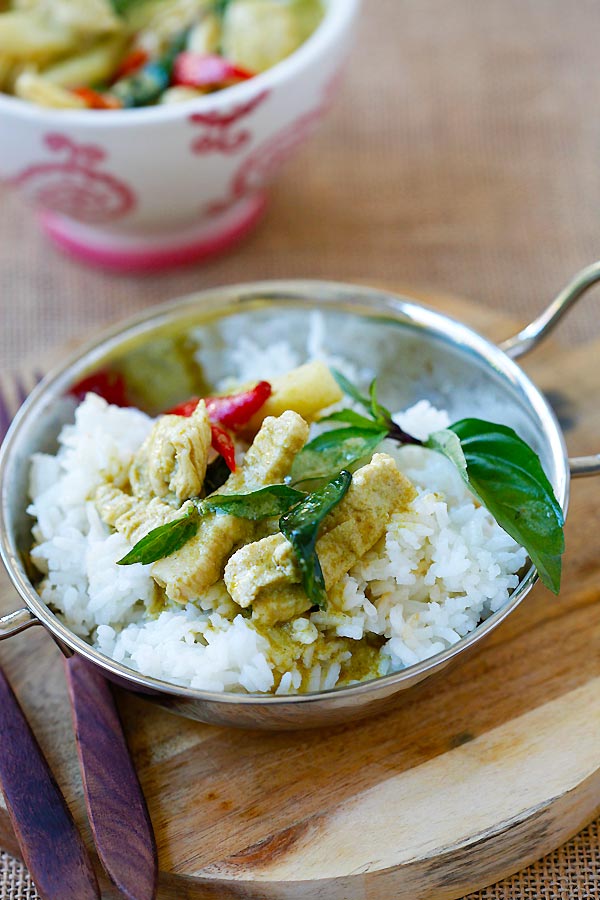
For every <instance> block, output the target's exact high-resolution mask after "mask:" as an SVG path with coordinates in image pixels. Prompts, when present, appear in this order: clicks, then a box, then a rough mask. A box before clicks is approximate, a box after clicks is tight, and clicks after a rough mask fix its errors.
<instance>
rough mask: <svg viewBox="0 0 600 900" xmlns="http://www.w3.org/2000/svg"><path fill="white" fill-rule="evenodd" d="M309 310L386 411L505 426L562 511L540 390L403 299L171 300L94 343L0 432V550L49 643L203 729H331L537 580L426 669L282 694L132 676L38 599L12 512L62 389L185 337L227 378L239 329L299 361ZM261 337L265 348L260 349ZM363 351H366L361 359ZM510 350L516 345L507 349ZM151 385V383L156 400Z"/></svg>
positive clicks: (65, 412) (21, 526)
mask: <svg viewBox="0 0 600 900" xmlns="http://www.w3.org/2000/svg"><path fill="white" fill-rule="evenodd" d="M316 310H318V311H320V312H321V313H322V316H323V319H324V323H325V329H324V331H325V335H326V340H327V348H328V351H329V352H333V353H336V352H337V353H342V352H343V353H344V355H345V356H349V357H350V358H351V359H353V360H354V361H355V362H356V364H357V365H360V366H361V367H362V368H364V367H365V366H366V367H367V368H371V369H372V370H373V372H374V373H375V374H378V377H379V378H380V383H381V394H382V401H383V402H384V403H386V405H388V406H389V405H391V406H392V407H394V408H401V407H403V406H406V405H408V404H410V403H412V402H416V400H417V399H420V398H422V397H427V398H428V399H430V400H431V401H432V402H434V403H435V402H437V403H440V404H441V405H443V406H445V407H447V408H448V409H449V412H450V415H451V417H452V418H454V419H458V418H460V417H463V416H466V415H481V416H482V417H485V418H489V419H495V420H496V421H500V422H504V423H506V424H510V425H512V426H513V427H515V428H516V429H517V430H518V431H519V433H520V434H521V435H522V436H523V438H524V439H525V440H527V441H528V442H529V443H530V444H532V446H533V447H534V448H535V450H536V451H537V452H538V453H539V455H540V457H541V459H542V463H543V465H544V468H545V470H546V472H547V474H548V477H549V478H550V481H551V482H552V485H553V487H554V490H555V492H556V495H557V497H558V499H559V500H560V502H561V504H562V505H563V508H564V509H565V511H566V508H567V505H568V493H569V465H568V459H567V453H566V449H565V446H564V441H563V437H562V433H561V430H560V427H559V425H558V423H557V421H556V418H555V416H554V413H553V412H552V410H551V408H550V407H549V405H548V403H547V401H546V399H545V398H544V397H543V395H542V394H541V393H540V391H539V390H538V389H537V388H536V387H535V386H534V385H533V384H532V382H531V381H530V380H529V379H528V377H527V376H526V375H525V374H524V373H523V371H522V370H521V369H520V368H519V367H518V366H517V365H516V364H515V363H514V362H513V361H512V360H511V359H510V358H509V356H508V355H507V354H506V353H505V352H503V351H502V350H500V349H499V348H498V347H496V346H494V345H493V344H492V343H490V342H489V341H488V340H486V339H485V338H483V337H481V336H480V335H478V334H476V333H475V332H474V331H472V330H471V329H469V328H467V327H466V326H465V325H462V324H461V323H459V322H456V321H455V320H453V319H450V318H448V317H447V316H444V315H441V314H439V313H436V312H433V311H432V310H429V309H427V308H425V307H423V306H421V305H419V304H418V303H415V302H412V301H411V300H409V299H407V298H403V297H398V296H395V295H392V294H388V293H385V292H381V291H376V290H370V289H366V288H363V287H355V286H352V285H343V284H335V283H330V282H315V281H287V282H286V281H283V282H266V283H263V284H251V285H241V286H234V287H227V288H221V289H218V290H210V291H206V292H204V293H201V294H197V295H194V296H191V297H188V298H184V299H182V300H180V301H178V302H175V303H174V304H169V305H167V306H163V307H159V308H158V309H154V310H152V311H151V312H147V313H146V314H144V315H142V316H139V317H137V318H136V319H134V320H131V321H130V322H128V323H126V324H124V325H121V326H120V327H119V328H116V329H114V330H113V331H111V332H109V333H107V334H106V335H105V336H104V337H103V338H102V339H100V340H97V341H95V342H94V343H92V344H90V345H88V346H87V347H86V348H84V349H83V350H82V351H80V352H79V353H78V354H77V355H75V356H73V357H72V358H71V359H69V360H67V361H66V362H65V363H64V364H63V365H62V366H61V367H60V368H58V369H57V370H56V371H54V372H52V373H51V374H50V375H48V377H47V378H45V379H44V381H43V382H42V383H41V384H40V385H39V386H38V388H36V389H35V390H34V392H33V393H32V395H31V396H30V398H29V399H28V401H27V402H26V403H25V405H24V407H23V408H22V409H21V411H20V413H19V414H18V416H17V417H16V419H15V421H14V423H13V425H12V427H11V429H10V431H9V433H8V435H7V438H6V441H5V443H4V445H3V448H2V451H1V452H0V484H1V486H2V488H1V489H2V494H1V502H0V551H1V554H2V558H3V560H4V562H5V565H6V567H7V569H8V571H9V574H10V576H11V578H12V581H13V583H14V585H15V587H16V588H17V590H18V592H19V593H20V595H21V596H22V597H23V599H24V600H25V602H26V604H27V606H28V608H29V610H30V611H31V613H32V614H33V615H34V616H35V617H37V618H39V619H40V620H41V621H42V622H43V624H44V625H45V626H46V627H47V628H48V629H49V630H50V631H51V632H52V634H53V636H54V638H55V639H56V640H58V641H59V642H61V643H62V644H64V645H66V647H69V648H71V650H73V651H74V652H77V653H79V654H81V655H82V656H84V657H85V658H86V659H88V660H89V661H90V662H92V663H94V664H95V665H98V666H99V667H100V668H101V669H102V671H103V673H104V675H105V676H107V677H108V678H110V679H111V680H113V681H114V682H116V683H117V684H120V685H121V686H123V687H126V688H128V689H130V690H134V691H136V692H139V693H142V694H144V695H146V696H148V697H149V698H151V699H154V700H155V702H158V703H160V704H161V705H162V706H165V707H167V708H168V709H170V710H171V711H173V712H176V713H180V714H182V715H185V716H188V717H191V718H195V719H199V720H201V721H204V722H213V723H216V724H222V725H232V726H239V727H246V728H267V729H294V728H307V727H312V726H317V725H330V724H335V723H337V722H340V721H344V720H348V719H352V718H360V717H363V716H365V715H369V714H371V713H374V712H377V711H380V710H381V709H383V708H385V707H386V706H389V705H390V704H391V703H393V702H394V701H395V699H397V695H398V694H399V693H400V692H402V691H404V690H407V689H408V688H410V687H412V686H413V685H415V684H417V683H419V682H420V681H422V680H423V679H425V678H427V677H430V676H431V675H433V674H434V673H436V672H440V671H442V670H443V669H444V668H445V667H446V666H447V665H449V664H450V663H451V662H452V661H453V660H454V659H455V658H456V657H457V656H459V655H461V654H463V653H466V652H468V651H469V650H470V649H471V648H472V647H473V646H474V645H475V644H476V643H478V642H479V641H480V640H482V639H483V638H484V637H485V636H486V635H487V634H489V632H490V631H492V630H493V629H494V628H495V627H496V625H498V624H499V623H500V622H501V621H502V620H503V619H504V618H505V617H506V616H507V615H509V613H510V612H511V611H512V610H513V609H514V608H515V607H516V606H517V605H518V604H519V603H520V602H521V600H522V599H523V598H524V597H525V595H526V594H527V593H528V592H529V590H530V589H531V587H532V585H533V584H534V582H535V580H536V578H537V575H536V573H535V570H534V569H533V568H532V567H531V568H529V569H527V570H526V571H524V572H523V573H522V576H521V580H520V583H519V585H518V587H517V588H516V590H515V591H514V593H513V594H512V595H511V598H510V600H509V603H508V604H507V605H506V606H505V607H504V608H503V609H501V610H499V611H498V612H497V613H495V614H494V615H492V616H490V617H489V618H488V619H487V620H486V621H484V622H482V623H481V624H480V625H479V626H478V627H477V629H476V630H475V631H473V632H472V633H471V634H469V635H468V636H467V637H465V638H464V639H463V640H461V641H460V642H459V643H458V644H456V645H454V646H453V647H451V648H449V649H448V650H445V651H444V652H442V653H440V654H438V655H436V656H434V657H432V658H431V659H428V660H425V661H424V662H422V663H419V664H418V665H414V666H411V667H409V668H407V669H405V670H403V671H401V672H398V673H395V674H393V675H389V676H386V677H384V678H379V679H377V680H374V681H371V682H367V683H362V684H358V685H352V686H349V687H345V688H338V689H334V690H330V691H327V692H321V693H318V694H305V695H299V696H293V697H287V696H271V695H269V696H264V695H253V694H246V695H237V694H217V693H210V692H206V691H198V690H194V689H191V688H181V687H178V686H176V685H172V684H168V683H166V682H163V681H158V680H156V679H154V678H150V677H145V676H143V675H140V674H139V673H137V672H133V671H132V670H130V669H127V668H126V667H125V666H123V665H121V664H119V663H116V662H114V661H112V660H111V659H109V658H107V657H105V656H104V655H102V654H101V653H99V652H98V651H97V650H95V649H94V648H93V647H91V646H90V645H89V644H87V643H85V641H83V640H82V639H81V638H79V637H77V636H76V635H75V634H73V633H72V632H71V631H70V630H69V629H68V628H66V627H65V625H64V624H63V623H62V622H61V621H60V620H59V619H58V618H57V617H56V616H55V615H54V614H53V613H52V612H51V610H49V609H48V608H47V607H46V606H45V605H44V604H43V603H42V601H41V600H40V598H39V596H38V595H37V593H36V591H35V587H34V585H33V584H32V582H31V581H30V578H29V576H28V573H27V568H26V559H27V553H28V550H29V547H30V544H31V535H30V527H31V520H30V519H28V517H27V516H26V515H25V512H24V511H25V507H26V505H27V501H26V490H27V473H28V465H29V459H30V457H31V454H32V453H33V452H36V451H50V452H52V451H53V450H54V449H55V447H56V436H57V434H58V431H59V429H60V427H61V425H62V424H63V423H64V422H66V421H71V420H72V416H73V410H74V407H75V403H74V401H73V400H71V399H70V398H69V397H68V395H67V392H68V390H69V388H70V387H71V386H72V385H73V384H75V383H76V382H77V381H78V380H80V379H81V378H82V377H84V376H86V375H87V374H89V373H90V372H92V371H94V370H95V369H98V368H102V367H103V366H104V365H106V364H108V363H110V364H115V363H118V364H119V366H129V367H130V368H132V371H137V370H136V368H135V366H138V367H140V366H141V367H142V368H143V365H144V364H145V363H144V361H147V360H148V359H150V360H153V359H155V360H159V359H160V360H163V361H164V360H165V359H166V360H170V359H171V357H172V355H173V354H174V353H175V348H176V346H178V344H181V341H182V339H183V338H185V339H186V340H189V339H190V337H191V336H192V337H194V338H197V340H198V341H199V347H200V350H199V352H201V353H203V354H204V357H203V358H205V359H206V363H207V367H208V368H209V369H210V374H211V376H212V378H213V379H214V380H217V379H218V378H220V377H222V376H223V375H224V374H225V373H226V371H227V352H228V351H229V350H231V349H232V348H233V347H235V346H239V342H240V340H241V339H242V338H243V336H244V335H245V334H248V333H252V335H253V337H254V338H256V339H257V340H261V339H262V338H263V335H265V334H266V330H267V326H268V328H269V329H274V330H275V332H276V337H277V334H279V335H281V336H285V337H286V338H289V339H290V340H291V341H292V343H293V344H294V346H295V347H296V349H297V351H298V352H299V353H300V352H301V348H302V346H303V344H305V342H306V337H307V334H308V330H309V329H310V327H311V321H312V319H311V315H310V313H311V312H312V311H316ZM561 314H562V313H561ZM547 330H548V329H546V333H547ZM269 340H270V338H269V339H267V338H265V341H266V343H265V350H266V347H267V345H268V343H269ZM367 342H368V344H367ZM507 343H510V342H507ZM536 343H537V341H536ZM367 346H368V347H369V348H370V349H369V352H368V354H367V356H368V358H365V348H366V347H367ZM511 346H513V347H515V348H516V347H517V343H516V339H513V344H512V345H511ZM527 349H528V348H527ZM521 352H525V351H524V350H523V351H521ZM184 382H185V377H184V376H183V374H182V380H181V382H180V384H179V386H178V388H177V390H175V392H174V393H173V394H172V395H171V394H168V390H169V389H168V388H167V395H168V396H167V395H164V396H161V397H160V403H158V399H157V406H158V408H163V409H164V408H167V407H168V405H169V404H170V405H172V404H173V403H175V402H178V401H179V400H181V399H183V398H184V397H185V396H186V395H187V390H188V389H187V387H186V385H185V383H184ZM165 383H166V381H165V379H163V380H162V382H161V384H162V385H163V387H161V388H160V390H161V391H162V390H164V384H165ZM171 401H172V403H171ZM147 409H148V411H149V412H155V411H157V410H154V409H152V408H150V407H148V406H147Z"/></svg>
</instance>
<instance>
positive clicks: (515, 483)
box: [434, 419, 565, 594]
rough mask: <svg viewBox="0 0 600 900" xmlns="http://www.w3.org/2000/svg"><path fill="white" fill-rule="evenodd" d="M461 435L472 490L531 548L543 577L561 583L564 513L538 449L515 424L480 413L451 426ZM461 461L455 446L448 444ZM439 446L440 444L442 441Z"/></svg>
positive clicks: (552, 585) (548, 582) (553, 586)
mask: <svg viewBox="0 0 600 900" xmlns="http://www.w3.org/2000/svg"><path fill="white" fill-rule="evenodd" d="M450 431H452V432H454V434H456V435H457V437H458V438H459V439H460V444H461V448H462V452H463V454H464V459H465V462H466V468H464V467H462V466H461V465H459V466H458V468H459V471H460V472H461V475H462V476H463V478H464V480H465V481H466V482H467V484H468V485H469V487H470V488H471V490H472V491H473V493H474V494H475V495H476V496H477V497H478V498H479V499H480V500H481V502H482V503H483V505H484V506H485V507H486V508H487V509H488V510H489V511H490V512H491V514H492V515H493V516H494V518H495V519H496V521H497V522H498V524H499V525H500V526H501V527H502V528H503V529H504V530H505V531H506V532H507V533H508V534H510V536H511V537H513V538H514V539H515V540H516V541H518V543H519V544H521V546H522V547H524V548H525V550H527V552H528V554H529V556H530V557H531V560H532V561H533V564H534V565H535V567H536V568H537V570H538V573H539V576H540V578H541V580H542V582H543V583H544V584H545V585H546V587H548V588H549V589H550V590H551V591H553V592H554V593H555V594H557V593H558V591H559V589H560V578H561V565H562V560H561V557H562V554H563V552H564V549H565V540H564V530H563V526H564V516H563V511H562V509H561V506H560V504H559V502H558V500H557V499H556V497H555V495H554V491H553V489H552V485H551V484H550V482H549V481H548V478H547V476H546V474H545V472H544V470H543V468H542V464H541V462H540V459H539V457H538V456H537V454H536V453H535V452H534V451H533V450H532V449H531V447H530V446H529V445H528V444H526V443H525V441H523V440H522V439H521V438H520V437H519V436H518V434H516V432H515V431H513V429H512V428H508V427H507V426H505V425H496V424H493V423H492V422H485V421H483V420H481V419H463V420H462V421H460V422H456V423H455V424H454V425H451V426H450ZM447 446H448V447H449V448H450V451H451V452H450V453H446V455H447V456H449V458H450V459H452V461H453V462H454V463H455V465H456V464H457V462H456V452H455V447H454V448H453V446H452V443H451V442H449V443H448V445H447ZM434 449H438V450H441V452H445V451H444V450H443V449H442V446H441V444H440V445H438V446H437V447H434Z"/></svg>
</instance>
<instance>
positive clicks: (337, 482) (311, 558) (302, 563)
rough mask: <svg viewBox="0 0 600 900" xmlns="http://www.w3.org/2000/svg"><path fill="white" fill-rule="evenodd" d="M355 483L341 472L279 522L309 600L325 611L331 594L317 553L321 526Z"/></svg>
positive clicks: (346, 473)
mask: <svg viewBox="0 0 600 900" xmlns="http://www.w3.org/2000/svg"><path fill="white" fill-rule="evenodd" d="M351 481H352V475H351V474H350V472H347V471H343V472H340V474H339V475H338V476H337V477H336V478H334V479H333V481H330V482H329V484H326V485H325V487H323V488H321V489H320V490H318V491H314V493H312V494H309V495H308V497H306V499H305V500H303V501H302V503H299V504H298V505H297V506H295V507H294V508H293V509H292V510H291V512H289V513H287V514H286V515H284V516H282V517H281V519H280V520H279V528H280V530H281V533H282V534H283V535H284V537H286V538H287V539H288V541H289V542H290V544H291V545H292V547H293V549H294V554H295V556H296V559H297V561H298V566H299V568H300V572H301V573H302V586H303V588H304V591H305V593H306V595H307V597H308V598H309V599H310V600H312V602H313V603H314V604H316V605H317V606H319V607H320V608H321V609H324V608H325V607H326V605H327V592H326V589H325V578H324V577H323V570H322V568H321V563H320V562H319V557H318V555H317V551H316V545H317V538H318V536H319V527H320V525H321V523H322V522H323V519H324V518H325V517H326V516H327V515H329V513H330V512H331V511H332V509H334V508H335V507H336V506H337V505H338V503H339V502H340V500H342V499H343V497H344V496H345V494H346V492H347V490H348V488H349V487H350V483H351Z"/></svg>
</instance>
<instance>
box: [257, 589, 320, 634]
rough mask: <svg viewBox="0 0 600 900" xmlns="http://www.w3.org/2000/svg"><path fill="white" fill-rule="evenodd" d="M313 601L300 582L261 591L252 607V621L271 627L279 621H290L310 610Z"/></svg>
mask: <svg viewBox="0 0 600 900" xmlns="http://www.w3.org/2000/svg"><path fill="white" fill-rule="evenodd" d="M311 606H312V601H311V600H309V599H308V597H307V596H306V594H305V593H304V588H303V587H302V586H301V585H299V584H287V585H285V586H284V587H279V588H273V589H272V590H271V589H268V590H265V591H263V592H261V594H260V597H259V598H258V599H257V600H256V602H255V604H254V606H253V608H252V621H253V622H256V624H257V625H263V626H266V627H270V626H271V625H277V623H278V622H289V621H290V620H291V619H295V618H296V617H297V616H301V615H302V613H304V612H306V611H307V610H309V609H310V608H311Z"/></svg>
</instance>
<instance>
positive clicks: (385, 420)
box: [369, 378, 392, 426]
mask: <svg viewBox="0 0 600 900" xmlns="http://www.w3.org/2000/svg"><path fill="white" fill-rule="evenodd" d="M369 397H370V398H371V414H372V416H373V418H374V419H375V421H376V422H377V423H379V424H381V425H385V426H389V425H390V424H391V423H392V414H391V412H390V411H389V409H386V408H385V406H382V405H381V403H380V402H379V400H378V399H377V379H376V378H374V379H373V381H372V382H371V386H370V387H369Z"/></svg>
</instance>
